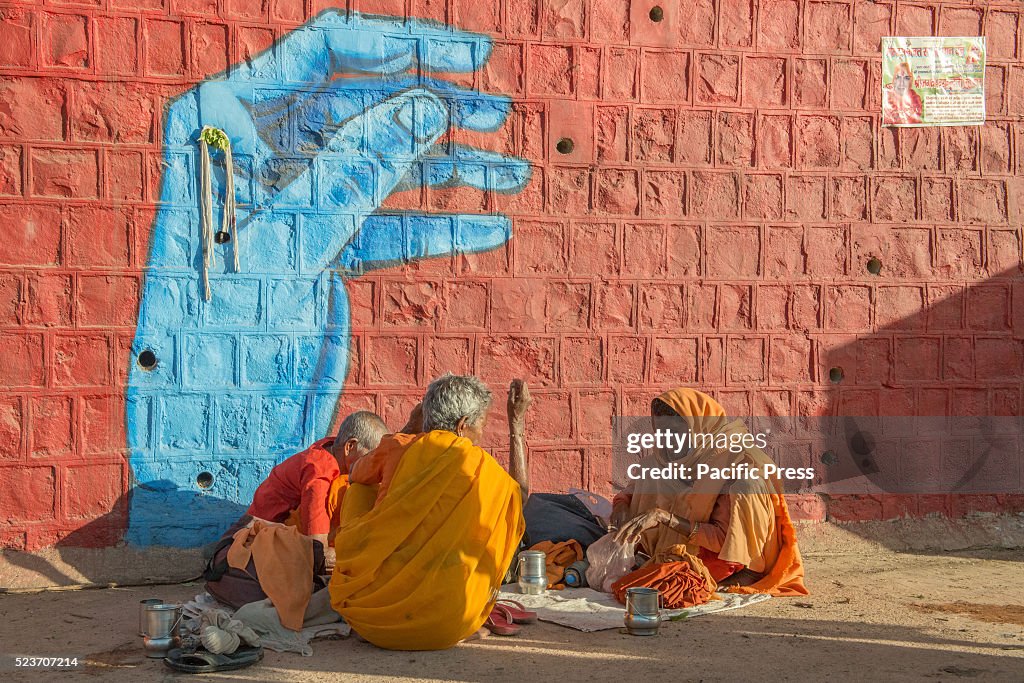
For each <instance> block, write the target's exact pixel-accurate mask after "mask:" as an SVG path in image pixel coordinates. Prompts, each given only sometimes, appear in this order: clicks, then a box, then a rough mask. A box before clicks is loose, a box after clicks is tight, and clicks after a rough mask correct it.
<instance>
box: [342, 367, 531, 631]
mask: <svg viewBox="0 0 1024 683" xmlns="http://www.w3.org/2000/svg"><path fill="white" fill-rule="evenodd" d="M510 403H511V401H510ZM490 404H491V392H490V391H489V390H488V389H487V387H486V386H485V385H484V384H483V382H481V381H480V380H479V379H477V378H476V377H471V376H457V375H451V374H447V375H444V376H443V377H440V378H438V379H436V380H434V381H433V382H432V383H431V384H430V386H429V388H428V389H427V392H426V394H425V396H424V398H423V402H422V432H421V433H418V434H390V435H388V436H386V437H384V439H383V440H382V441H381V444H380V446H379V447H378V448H377V449H376V450H374V451H373V452H372V453H370V454H369V455H367V456H365V457H364V458H362V459H361V460H360V461H359V462H358V463H356V465H355V467H354V468H353V469H352V472H351V474H350V477H349V481H350V488H349V491H348V492H347V493H346V496H345V501H344V503H343V504H342V512H341V524H340V526H339V528H338V533H337V535H336V536H335V540H334V546H335V549H336V551H337V558H338V559H337V564H336V565H335V568H334V574H333V575H332V577H331V582H330V585H329V590H330V593H331V603H332V606H333V607H334V609H335V611H337V612H338V613H339V614H341V615H342V616H343V617H344V618H345V620H346V621H347V622H348V623H349V624H350V625H351V626H352V628H353V629H354V630H355V631H356V633H358V634H359V635H360V636H362V637H363V638H365V639H366V640H368V641H370V642H371V643H373V644H374V645H377V646H379V647H383V648H387V649H393V650H439V649H444V648H447V647H451V646H452V645H455V644H456V643H458V642H459V641H460V640H463V639H464V638H467V637H468V636H470V635H473V634H474V633H476V632H477V631H478V630H479V629H480V627H481V626H482V625H483V624H484V622H485V621H486V620H487V618H488V616H489V615H490V613H491V610H492V608H493V606H494V603H495V601H496V598H497V590H498V587H499V586H500V585H501V582H502V579H503V578H504V576H505V571H506V569H507V568H508V567H509V565H510V564H511V562H512V559H513V557H514V556H515V552H516V550H517V548H518V545H519V541H520V539H521V538H522V536H523V531H524V521H523V512H522V509H523V495H524V494H523V490H524V488H526V486H527V485H526V484H525V481H526V480H525V478H523V475H522V473H519V472H517V471H516V468H517V467H521V466H522V464H523V458H522V457H521V456H522V454H521V453H520V454H519V455H518V456H517V454H516V453H513V454H512V458H511V463H510V465H511V467H510V469H512V470H513V471H512V474H509V473H508V472H506V471H505V470H504V469H503V468H502V467H501V465H500V464H498V462H497V461H496V460H495V459H494V458H493V457H491V455H490V454H488V453H487V452H486V451H484V450H483V449H482V448H480V447H479V446H477V445H476V444H477V443H479V442H480V439H481V437H482V435H483V431H484V427H485V422H486V416H487V411H488V408H489V407H490ZM510 407H511V406H510ZM523 412H525V406H524V407H523ZM510 419H511V418H510ZM521 482H523V483H522V484H521Z"/></svg>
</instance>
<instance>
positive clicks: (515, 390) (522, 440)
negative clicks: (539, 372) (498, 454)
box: [508, 379, 532, 504]
mask: <svg viewBox="0 0 1024 683" xmlns="http://www.w3.org/2000/svg"><path fill="white" fill-rule="evenodd" d="M531 400H532V398H531V397H530V388H529V387H528V386H526V382H524V381H523V380H521V379H515V380H512V384H511V385H510V386H509V388H508V433H509V437H508V439H509V444H508V450H509V454H508V473H509V474H510V475H512V478H513V479H515V480H516V482H517V483H518V484H519V488H521V489H522V491H523V504H525V503H526V499H527V498H529V497H530V468H529V466H528V465H527V463H526V410H527V408H529V407H530V401H531Z"/></svg>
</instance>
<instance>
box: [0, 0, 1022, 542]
mask: <svg viewBox="0 0 1024 683" xmlns="http://www.w3.org/2000/svg"><path fill="white" fill-rule="evenodd" d="M328 5H329V3H320V2H316V1H311V0H306V1H305V2H304V1H303V0H132V1H130V2H129V1H128V0H83V1H82V2H58V1H56V0H47V1H46V2H15V3H10V2H2V3H0V225H2V226H3V240H2V241H0V387H3V388H2V390H0V491H2V493H0V521H2V522H4V524H3V525H0V544H3V545H4V546H6V547H12V548H17V549H26V548H27V549H34V548H39V547H44V546H48V545H52V544H54V543H58V542H69V539H71V542H74V543H75V544H85V545H108V544H112V543H115V542H117V540H118V539H119V538H120V535H121V533H122V531H123V529H124V528H125V525H126V515H127V504H126V502H125V496H126V494H127V493H128V492H129V490H130V488H131V487H130V482H131V470H130V467H129V464H128V462H127V459H126V436H125V428H124V423H125V384H126V382H127V372H128V368H129V367H130V366H131V364H132V363H133V362H134V358H133V355H132V353H131V352H130V348H131V344H132V339H133V336H134V333H135V322H136V318H137V313H138V306H139V296H140V292H141V289H142V282H143V280H142V278H143V276H144V273H145V267H146V263H147V255H148V253H149V239H148V238H149V235H150V230H151V226H152V225H153V221H154V216H155V214H156V211H157V208H158V207H157V202H158V200H159V198H160V186H161V185H160V184H161V178H162V173H164V172H165V170H166V165H165V164H162V152H161V150H162V144H163V140H162V137H163V132H162V131H163V130H164V123H165V121H164V118H163V117H164V106H165V104H166V102H167V101H168V99H169V98H172V97H174V96H176V95H178V94H180V93H182V92H184V91H185V90H187V89H189V88H190V87H192V86H193V85H195V84H196V83H198V82H199V81H201V80H203V79H204V78H206V77H208V76H210V75H212V74H215V73H217V72H220V71H222V70H223V69H225V68H226V67H227V65H229V64H232V63H236V62H239V61H242V60H245V59H247V58H250V57H252V56H253V55H255V54H257V53H259V52H260V51H262V50H264V49H266V48H268V47H270V46H271V45H272V44H273V43H274V42H275V41H277V40H280V39H281V38H282V37H284V36H285V35H286V34H288V33H289V32H290V31H291V30H293V29H294V28H295V27H297V26H298V25H300V24H301V23H303V22H305V21H306V20H307V19H309V18H311V17H313V16H315V15H316V14H317V13H318V12H320V11H321V10H322V9H324V8H325V7H327V6H328ZM655 6H658V7H660V8H662V10H663V16H662V18H661V21H654V20H653V19H652V14H651V10H652V8H654V7H655ZM355 8H356V9H360V10H362V11H366V12H375V13H380V14H387V15H393V16H406V15H408V16H415V17H422V18H429V19H434V20H438V21H442V22H446V23H449V24H452V25H454V26H457V27H459V28H464V29H468V30H472V31H478V32H481V33H484V34H487V35H490V36H492V37H493V38H494V41H495V42H494V47H493V53H492V55H491V58H490V60H489V62H488V63H487V64H486V66H484V67H483V68H482V69H480V70H478V71H476V72H475V73H473V74H462V75H458V76H453V77H452V78H453V80H456V81H457V82H459V83H460V84H461V85H463V86H467V87H470V88H478V89H481V90H484V91H493V92H500V93H503V94H506V95H509V96H511V97H512V98H513V100H514V105H513V111H512V114H511V115H510V116H509V118H508V121H507V123H506V125H504V126H503V127H502V128H501V129H500V130H499V131H497V132H496V133H494V134H488V135H475V136H470V137H468V138H467V139H471V140H473V141H474V142H478V143H479V144H480V145H481V146H486V147H489V148H491V149H496V150H499V151H502V152H506V153H509V154H514V155H517V156H519V157H522V158H525V159H527V160H529V161H530V162H531V164H532V165H533V169H532V171H533V172H532V176H531V180H530V183H529V185H528V186H527V188H526V189H525V190H524V191H522V192H520V193H516V194H503V193H500V192H484V193H481V192H478V191H468V190H466V189H457V190H437V189H433V188H420V190H419V191H411V192H405V193H402V194H401V195H398V196H394V197H392V198H391V199H390V200H389V202H388V206H390V207H392V208H404V209H409V208H418V209H424V210H429V211H469V212H474V211H477V212H480V211H483V212H501V213H504V214H506V215H508V216H510V217H511V218H512V219H513V224H512V225H513V227H512V231H513V235H514V238H513V239H512V240H511V241H510V242H509V243H508V244H507V245H505V246H502V247H500V248H498V249H495V250H492V251H488V252H485V253H481V254H474V255H468V254H460V255H456V256H452V257H449V258H440V259H432V260H425V261H418V262H416V263H413V264H409V265H406V266H402V267H395V268H391V269H388V270H383V271H376V272H374V273H373V274H370V275H366V276H364V277H362V278H359V279H357V280H354V281H352V282H350V283H349V285H348V290H349V294H350V297H351V310H352V340H351V347H350V349H351V362H350V370H349V374H348V377H347V380H346V383H345V392H344V396H343V399H342V411H344V412H347V411H348V410H352V409H357V408H371V409H374V410H377V411H378V412H380V413H381V414H382V415H383V417H384V418H385V419H386V420H387V421H388V422H389V423H390V424H391V425H393V426H398V425H399V424H401V422H402V421H403V419H404V416H405V414H406V413H407V411H408V409H409V407H410V406H411V405H412V404H413V403H414V402H415V400H416V399H417V397H418V396H419V395H420V394H421V393H422V388H423V386H424V385H425V383H426V382H427V381H429V379H430V378H431V377H433V376H435V375H436V374H438V373H440V372H441V371H444V370H452V371H455V372H474V373H477V374H479V375H481V376H482V377H483V378H484V379H485V380H487V381H488V382H489V383H490V384H492V386H493V387H494V388H495V389H496V390H499V391H500V390H502V389H503V386H504V385H505V384H506V383H507V381H508V380H509V379H510V378H511V377H513V376H523V377H526V378H527V379H528V380H529V381H530V382H531V384H532V386H534V387H535V388H536V390H535V395H536V403H535V408H534V410H533V412H532V414H531V422H530V425H529V429H530V431H529V437H530V446H531V460H532V465H531V467H532V470H533V477H534V480H535V482H536V483H537V484H538V487H539V488H546V489H549V490H561V489H565V488H567V487H570V486H582V487H589V488H592V489H595V490H599V491H607V490H608V479H609V476H610V448H609V442H610V432H609V427H610V419H611V416H612V415H613V414H616V413H622V414H639V413H642V412H643V411H645V410H646V408H647V405H648V403H649V401H650V399H651V397H652V396H653V395H655V394H656V393H657V392H658V391H659V390H660V389H662V388H666V387H670V386H674V385H680V384H688V385H697V386H699V387H702V388H704V389H705V390H707V391H709V392H710V393H713V394H714V395H716V396H717V397H718V398H719V399H720V400H721V401H722V403H723V404H724V405H725V406H726V408H727V409H728V410H729V411H730V412H731V413H733V414H744V413H746V414H822V413H832V414H835V413H840V414H841V413H844V412H845V413H847V414H875V413H882V414H922V415H929V414H946V413H949V414H958V413H959V412H961V411H968V412H970V411H974V412H970V414H986V413H987V414H1012V415H1020V414H1021V399H1022V397H1021V388H1022V384H1021V381H1020V379H1021V371H1022V362H1024V350H1022V348H1021V340H1022V338H1024V289H1022V281H1021V279H1020V272H1021V271H1020V264H1021V249H1022V234H1021V219H1022V216H1024V118H1022V117H1024V24H1022V22H1024V19H1022V10H1021V6H1020V3H1019V2H975V3H949V2H943V3H939V2H932V3H928V2H899V3H898V6H897V3H895V2H866V1H859V2H841V1H835V2H816V1H811V0H757V1H755V0H692V1H685V0H636V1H634V2H629V1H628V0H504V1H503V2H489V3H488V2H479V1H477V0H447V1H446V0H436V1H435V0H405V1H403V0H397V1H391V2H387V1H382V2H364V3H357V5H356V6H355ZM885 35H985V36H987V37H988V49H989V54H988V59H989V66H988V69H987V74H986V78H987V107H988V121H987V123H986V125H985V126H984V127H983V128H980V129H979V128H944V129H940V128H930V129H921V130H909V129H904V130H893V129H883V128H881V127H880V126H879V117H878V113H877V112H878V109H879V98H880V95H879V92H880V83H879V73H880V55H879V50H878V46H879V38H880V37H881V36H885ZM566 138H568V139H571V140H572V143H573V145H572V149H571V150H568V149H567V147H566V146H565V145H564V144H563V145H562V149H563V150H564V151H559V149H558V142H559V141H561V140H563V139H566ZM871 257H877V258H879V259H880V260H881V261H882V263H883V270H882V272H881V274H879V275H877V276H875V275H872V274H870V273H869V272H868V271H867V270H866V262H867V260H868V259H869V258H871ZM865 340H868V341H870V342H872V343H873V344H874V346H871V345H865ZM296 353H298V352H297V351H296ZM231 362H237V361H234V360H233V361H231ZM837 365H838V366H842V367H843V368H844V371H845V375H846V378H845V379H844V381H843V383H842V384H840V385H834V384H832V383H830V381H829V373H828V371H829V369H830V368H831V367H835V366H837ZM226 372H227V373H228V374H229V375H231V376H234V377H238V376H240V375H241V370H239V369H236V368H231V367H228V368H227V369H226ZM496 403H497V407H496V410H495V412H494V415H493V417H492V421H491V425H490V436H489V439H488V440H489V441H490V442H491V443H492V444H493V452H494V453H495V454H496V455H497V456H498V457H499V458H504V457H505V456H506V454H505V448H504V447H503V444H504V442H505V439H506V436H507V434H506V429H505V425H504V415H503V410H504V407H503V401H501V400H499V401H497V402H496ZM303 436H304V437H306V438H312V437H315V436H318V435H317V434H304V435H303ZM197 492H198V489H197ZM795 502H796V503H797V505H796V508H797V510H798V511H799V513H800V514H801V516H802V517H805V518H811V519H823V518H825V516H826V515H831V516H832V517H833V518H835V519H878V518H888V517H894V516H901V515H907V514H910V515H914V514H926V513H929V512H939V513H942V514H947V515H955V514H961V513H963V512H965V511H966V510H969V509H994V508H998V507H1000V506H1002V507H1012V506H1014V505H1018V506H1019V505H1020V503H1021V501H1019V500H1017V499H1016V498H1006V497H1003V498H998V497H977V498H972V497H956V498H954V497H950V496H929V497H890V498H887V499H884V500H882V499H877V498H871V497H857V496H849V497H846V498H841V499H837V498H833V499H832V500H830V501H822V500H818V499H816V498H808V499H802V500H797V501H795ZM203 540H207V539H203Z"/></svg>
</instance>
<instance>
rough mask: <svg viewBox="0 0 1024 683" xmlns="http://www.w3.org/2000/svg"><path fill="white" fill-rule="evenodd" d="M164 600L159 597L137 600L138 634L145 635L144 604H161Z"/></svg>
mask: <svg viewBox="0 0 1024 683" xmlns="http://www.w3.org/2000/svg"><path fill="white" fill-rule="evenodd" d="M163 603H164V601H163V600H162V599H161V598H146V599H145V600H139V635H140V636H145V635H146V605H162V604H163Z"/></svg>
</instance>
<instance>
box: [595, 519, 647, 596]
mask: <svg viewBox="0 0 1024 683" xmlns="http://www.w3.org/2000/svg"><path fill="white" fill-rule="evenodd" d="M635 550H636V548H635V546H634V544H632V543H619V542H618V541H616V540H615V534H614V533H610V534H606V535H604V536H602V537H601V538H599V539H597V540H596V541H594V543H592V544H591V546H590V547H589V548H587V561H588V562H590V567H588V568H587V584H588V585H589V586H590V587H591V588H593V589H594V590H599V591H602V592H604V593H611V592H612V584H613V583H615V582H616V581H618V580H619V579H621V578H622V577H623V576H625V575H626V574H628V573H630V572H631V571H633V566H634V565H635V564H636V557H635Z"/></svg>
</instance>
